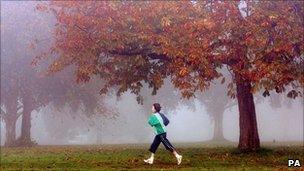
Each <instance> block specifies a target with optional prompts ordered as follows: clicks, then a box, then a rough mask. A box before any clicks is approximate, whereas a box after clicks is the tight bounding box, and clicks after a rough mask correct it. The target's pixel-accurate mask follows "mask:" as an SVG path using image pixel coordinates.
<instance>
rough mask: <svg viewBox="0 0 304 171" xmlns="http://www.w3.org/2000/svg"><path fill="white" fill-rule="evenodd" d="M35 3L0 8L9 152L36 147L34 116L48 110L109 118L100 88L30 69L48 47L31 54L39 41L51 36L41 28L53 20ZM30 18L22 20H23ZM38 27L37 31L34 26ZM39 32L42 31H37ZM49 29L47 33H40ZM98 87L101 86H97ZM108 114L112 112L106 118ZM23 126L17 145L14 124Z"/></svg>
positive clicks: (7, 4) (4, 115)
mask: <svg viewBox="0 0 304 171" xmlns="http://www.w3.org/2000/svg"><path fill="white" fill-rule="evenodd" d="M36 3H37V2H4V3H2V2H1V5H2V7H1V9H2V10H1V17H2V18H3V19H2V21H1V115H0V116H1V119H3V121H4V122H5V125H6V142H5V145H7V146H16V145H33V144H34V142H33V141H32V140H31V114H32V112H33V111H37V112H39V110H40V109H42V108H43V107H45V106H46V105H53V106H55V107H56V108H58V109H60V108H62V107H64V106H66V105H69V106H70V107H71V108H72V109H73V110H74V111H77V110H79V109H84V110H85V112H84V114H86V115H87V116H89V115H93V114H96V113H102V114H105V113H106V112H108V111H109V110H112V109H110V108H109V107H108V108H107V107H106V106H105V103H103V100H102V98H101V97H100V96H98V89H96V88H95V89H93V87H94V86H95V87H98V86H96V84H95V85H94V86H92V85H90V84H86V85H79V84H76V82H75V80H74V79H73V72H71V71H73V70H71V69H68V68H67V69H66V70H64V71H62V72H60V73H56V74H54V75H50V76H47V75H45V74H44V73H43V72H41V67H44V65H46V66H47V65H48V64H43V65H41V66H39V67H40V68H39V67H36V68H34V67H32V66H31V62H32V59H33V57H34V56H35V54H37V53H40V52H41V49H43V48H46V47H47V45H45V44H43V46H41V47H39V48H36V49H33V47H29V46H32V45H31V44H30V42H31V40H34V39H35V38H40V39H41V38H45V37H47V36H49V35H48V34H47V33H48V31H49V30H48V29H50V28H49V27H47V26H45V25H42V26H43V27H42V26H41V25H39V24H38V25H37V23H40V22H42V24H43V22H45V20H50V19H49V18H48V17H45V16H43V15H42V14H41V13H37V12H35V11H34V9H35V5H36ZM25 13H26V14H27V15H24V14H25ZM34 25H35V26H34ZM39 26H40V27H39ZM41 29H45V30H41ZM96 83H97V84H98V85H99V84H100V81H99V82H96ZM108 113H109V112H108ZM20 116H21V117H22V121H21V136H20V137H19V138H18V139H16V121H17V119H18V118H19V117H20Z"/></svg>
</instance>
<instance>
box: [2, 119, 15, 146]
mask: <svg viewBox="0 0 304 171" xmlns="http://www.w3.org/2000/svg"><path fill="white" fill-rule="evenodd" d="M4 121H5V127H6V134H5V137H6V140H5V144H4V145H5V146H8V147H10V146H15V142H16V122H17V118H16V117H13V116H8V117H6V118H5V119H4Z"/></svg>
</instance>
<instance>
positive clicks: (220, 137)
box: [212, 111, 226, 141]
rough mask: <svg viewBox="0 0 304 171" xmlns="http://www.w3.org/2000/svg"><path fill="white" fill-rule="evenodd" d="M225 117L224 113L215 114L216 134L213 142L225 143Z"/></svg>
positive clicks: (214, 133)
mask: <svg viewBox="0 0 304 171" xmlns="http://www.w3.org/2000/svg"><path fill="white" fill-rule="evenodd" d="M223 115H224V111H218V112H217V113H214V114H213V119H214V132H213V139H212V140H213V141H225V140H226V139H225V138H224V134H223Z"/></svg>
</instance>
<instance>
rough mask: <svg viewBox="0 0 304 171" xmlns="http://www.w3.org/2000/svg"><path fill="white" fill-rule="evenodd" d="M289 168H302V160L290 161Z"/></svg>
mask: <svg viewBox="0 0 304 171" xmlns="http://www.w3.org/2000/svg"><path fill="white" fill-rule="evenodd" d="M288 167H301V163H300V160H298V159H295V160H294V159H288Z"/></svg>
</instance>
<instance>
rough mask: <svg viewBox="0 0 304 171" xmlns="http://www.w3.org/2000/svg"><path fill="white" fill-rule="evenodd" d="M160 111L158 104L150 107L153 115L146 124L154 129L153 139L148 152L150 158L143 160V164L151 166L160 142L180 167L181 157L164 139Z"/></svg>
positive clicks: (163, 127)
mask: <svg viewBox="0 0 304 171" xmlns="http://www.w3.org/2000/svg"><path fill="white" fill-rule="evenodd" d="M160 109H161V106H160V104H158V103H154V104H153V106H152V112H153V113H152V114H151V116H150V117H149V120H148V123H149V125H150V126H152V127H153V129H154V133H155V138H154V140H153V143H152V144H151V147H150V149H149V151H150V152H151V157H150V158H148V159H146V160H144V162H145V163H148V164H153V160H154V154H155V152H156V150H157V148H158V146H159V144H160V143H161V142H162V143H163V145H164V146H165V148H166V149H167V150H168V151H170V152H171V153H173V154H174V156H175V157H176V159H177V164H178V165H180V164H181V162H182V155H179V154H178V153H177V152H176V150H175V148H174V147H173V146H172V144H171V143H170V142H169V140H168V139H167V138H166V136H167V133H166V127H165V125H164V122H163V119H162V117H161V115H160V114H159V112H160Z"/></svg>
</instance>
